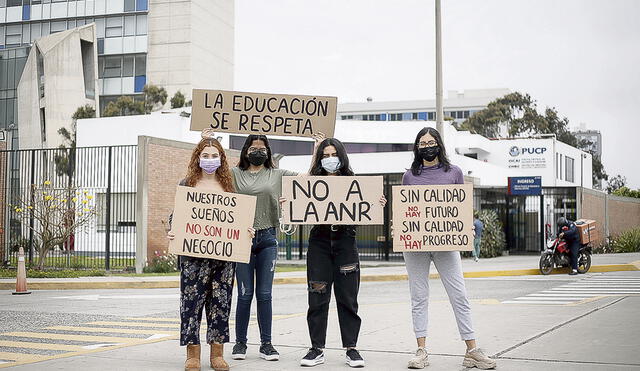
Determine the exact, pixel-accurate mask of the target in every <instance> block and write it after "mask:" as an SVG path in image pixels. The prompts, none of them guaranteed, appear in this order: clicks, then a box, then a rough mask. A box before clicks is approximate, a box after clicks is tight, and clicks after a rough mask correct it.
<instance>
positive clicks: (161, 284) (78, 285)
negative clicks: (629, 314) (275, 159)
mask: <svg viewBox="0 0 640 371" xmlns="http://www.w3.org/2000/svg"><path fill="white" fill-rule="evenodd" d="M625 271H640V260H639V261H635V262H632V263H629V264H610V265H594V266H592V267H591V269H589V272H590V273H603V272H625ZM568 272H569V269H568V268H556V269H554V270H553V272H551V274H566V273H568ZM537 275H541V274H540V271H539V270H538V269H513V270H501V271H480V272H464V277H465V278H487V277H504V276H537ZM429 278H431V279H437V278H440V275H439V274H437V273H431V274H430V275H429ZM360 280H361V281H362V282H384V281H406V280H407V275H406V274H371V275H366V274H365V275H362V276H361V278H360ZM304 283H307V279H306V277H280V278H277V277H276V278H274V280H273V284H274V285H289V284H304ZM27 285H28V286H27V287H28V288H29V289H30V290H92V289H173V288H179V287H180V281H178V280H175V281H133V282H60V281H58V282H33V283H27ZM0 290H15V283H13V282H0Z"/></svg>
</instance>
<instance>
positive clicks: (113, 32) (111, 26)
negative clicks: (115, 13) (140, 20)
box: [105, 17, 122, 37]
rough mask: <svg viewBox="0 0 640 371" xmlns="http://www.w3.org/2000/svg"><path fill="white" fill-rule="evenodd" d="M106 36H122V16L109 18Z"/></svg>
mask: <svg viewBox="0 0 640 371" xmlns="http://www.w3.org/2000/svg"><path fill="white" fill-rule="evenodd" d="M106 26H107V27H106V30H105V36H106V37H120V36H122V17H110V18H107V24H106Z"/></svg>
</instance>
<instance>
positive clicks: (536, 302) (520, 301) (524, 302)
mask: <svg viewBox="0 0 640 371" xmlns="http://www.w3.org/2000/svg"><path fill="white" fill-rule="evenodd" d="M502 303H503V304H543V305H544V304H572V303H574V302H573V301H537V300H507V301H503V302H502Z"/></svg>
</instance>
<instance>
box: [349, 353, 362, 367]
mask: <svg viewBox="0 0 640 371" xmlns="http://www.w3.org/2000/svg"><path fill="white" fill-rule="evenodd" d="M347 364H348V365H349V366H351V367H364V359H362V357H361V356H360V353H358V351H357V350H355V349H347Z"/></svg>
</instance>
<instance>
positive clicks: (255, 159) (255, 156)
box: [247, 150, 267, 166]
mask: <svg viewBox="0 0 640 371" xmlns="http://www.w3.org/2000/svg"><path fill="white" fill-rule="evenodd" d="M247 157H248V159H249V162H250V163H251V165H253V166H260V165H262V164H264V163H265V162H266V161H267V151H266V150H264V151H255V152H251V153H249V154H248V155H247Z"/></svg>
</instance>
